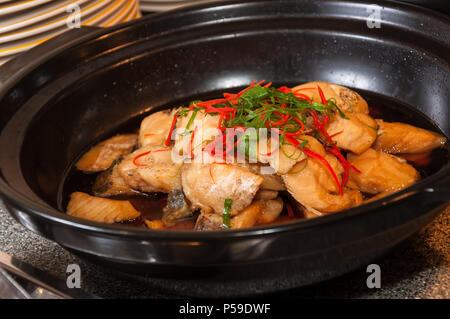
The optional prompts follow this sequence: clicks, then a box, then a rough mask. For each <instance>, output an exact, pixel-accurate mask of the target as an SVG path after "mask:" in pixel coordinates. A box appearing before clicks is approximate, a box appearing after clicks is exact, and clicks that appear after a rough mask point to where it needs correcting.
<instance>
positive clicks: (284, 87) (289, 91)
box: [278, 86, 292, 93]
mask: <svg viewBox="0 0 450 319" xmlns="http://www.w3.org/2000/svg"><path fill="white" fill-rule="evenodd" d="M278 91H280V92H283V93H291V92H292V90H291V89H290V88H288V87H287V86H282V87H279V88H278Z"/></svg>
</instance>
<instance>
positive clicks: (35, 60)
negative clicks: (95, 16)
mask: <svg viewBox="0 0 450 319" xmlns="http://www.w3.org/2000/svg"><path fill="white" fill-rule="evenodd" d="M102 29H103V28H100V27H93V26H83V27H81V28H74V29H71V30H69V31H66V32H64V33H62V34H60V35H57V36H55V37H53V38H51V39H50V40H47V41H45V42H44V43H42V44H40V45H37V46H35V47H33V48H31V49H30V50H28V51H26V52H24V53H21V54H19V55H17V56H16V57H14V58H12V59H11V60H9V61H7V62H6V63H5V64H3V65H2V66H0V85H2V84H3V83H4V82H6V81H8V80H11V77H16V76H19V75H21V73H22V71H21V70H23V69H24V68H23V66H24V65H30V64H32V65H39V64H40V63H41V62H42V60H43V59H44V58H45V59H47V58H48V57H49V56H54V55H56V54H58V53H59V52H61V51H63V50H64V49H66V48H67V47H70V46H71V45H73V42H74V41H77V42H79V40H80V38H83V37H86V38H88V37H90V36H91V35H92V34H93V33H95V32H97V31H99V30H102Z"/></svg>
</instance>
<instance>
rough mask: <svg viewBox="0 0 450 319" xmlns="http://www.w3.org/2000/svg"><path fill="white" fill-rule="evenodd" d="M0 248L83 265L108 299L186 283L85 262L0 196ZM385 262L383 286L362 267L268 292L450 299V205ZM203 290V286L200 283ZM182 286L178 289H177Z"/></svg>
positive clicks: (90, 282) (150, 294) (57, 269)
mask: <svg viewBox="0 0 450 319" xmlns="http://www.w3.org/2000/svg"><path fill="white" fill-rule="evenodd" d="M0 251H3V252H5V253H7V254H10V255H13V256H15V257H16V258H19V259H20V260H22V261H25V262H27V263H29V264H31V265H33V266H35V267H37V268H39V269H41V270H44V271H47V272H49V273H51V274H52V275H54V276H56V277H59V278H61V279H63V280H64V281H65V280H66V278H67V274H66V269H67V265H69V264H78V265H80V268H81V272H82V277H81V278H82V281H81V285H82V288H83V289H84V290H86V291H88V292H91V293H94V294H97V295H98V296H101V297H104V298H172V297H183V296H182V295H180V294H179V291H183V289H176V290H174V287H177V288H180V285H183V282H180V281H176V280H167V279H166V280H162V279H158V278H145V280H140V279H131V278H128V277H127V278H124V277H123V276H121V275H119V274H117V273H115V272H113V271H111V270H109V269H106V268H104V267H101V266H98V265H95V264H92V263H89V262H86V261H83V260H81V259H79V258H78V257H76V256H74V255H72V254H70V253H69V252H67V251H66V250H64V249H63V248H61V247H60V246H59V245H58V244H56V243H54V242H52V241H49V240H47V239H45V238H43V237H41V236H39V235H37V234H35V233H33V232H31V231H29V230H27V229H25V228H24V227H23V226H22V225H20V224H19V223H18V222H17V221H15V220H14V219H13V218H12V217H11V216H10V215H9V214H8V213H7V212H6V211H5V208H4V206H3V205H2V203H1V201H0ZM376 262H377V263H378V264H379V265H380V267H381V288H379V289H377V288H374V289H369V288H367V286H366V279H367V276H368V274H367V273H366V270H365V269H360V270H358V271H355V272H353V273H350V274H347V275H344V276H342V277H339V278H336V279H332V280H329V281H326V282H323V283H320V284H317V285H314V286H309V287H302V288H296V289H291V290H288V291H283V292H279V293H277V294H271V295H269V296H276V297H278V296H283V297H301V298H446V299H447V298H450V206H448V207H447V209H446V210H445V211H444V212H443V213H442V214H441V215H439V216H438V217H437V218H436V219H435V220H434V221H433V222H432V223H431V224H430V225H428V226H427V227H425V228H424V229H422V230H421V231H420V232H419V233H417V234H416V235H414V236H412V237H411V238H409V239H408V240H407V241H406V242H405V244H404V245H401V246H400V247H398V248H396V249H395V250H394V251H392V252H391V253H389V254H388V255H386V256H384V257H383V258H381V259H380V260H378V261H376ZM200 289H201V287H200ZM177 291H178V292H177Z"/></svg>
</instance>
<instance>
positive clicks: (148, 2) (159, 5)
mask: <svg viewBox="0 0 450 319" xmlns="http://www.w3.org/2000/svg"><path fill="white" fill-rule="evenodd" d="M207 1H209V2H211V0H155V1H152V0H141V10H142V11H145V12H158V11H166V10H171V9H175V8H178V7H181V6H186V5H192V4H198V3H202V2H207Z"/></svg>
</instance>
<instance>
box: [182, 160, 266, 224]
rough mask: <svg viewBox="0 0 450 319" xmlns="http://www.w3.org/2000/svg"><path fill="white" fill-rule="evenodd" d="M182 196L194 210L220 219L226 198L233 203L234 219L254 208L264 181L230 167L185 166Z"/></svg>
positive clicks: (256, 176)
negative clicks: (256, 196) (213, 214)
mask: <svg viewBox="0 0 450 319" xmlns="http://www.w3.org/2000/svg"><path fill="white" fill-rule="evenodd" d="M181 180H182V185H183V192H184V195H185V196H186V198H187V199H188V200H189V201H190V203H191V206H192V208H193V209H201V210H202V211H208V212H209V211H212V210H213V211H215V212H216V213H217V214H219V215H221V214H222V211H223V204H224V201H225V199H226V198H229V199H231V200H232V206H231V215H236V213H238V212H240V211H241V210H243V209H244V208H245V207H247V206H248V205H250V204H251V202H252V201H253V197H254V196H255V194H256V192H257V191H258V189H259V187H260V185H261V184H262V182H263V180H264V179H263V178H262V177H261V176H258V175H256V174H253V173H251V172H250V171H249V170H247V169H244V168H242V167H239V166H235V165H229V164H200V163H191V164H184V166H183V169H182V173H181Z"/></svg>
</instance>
